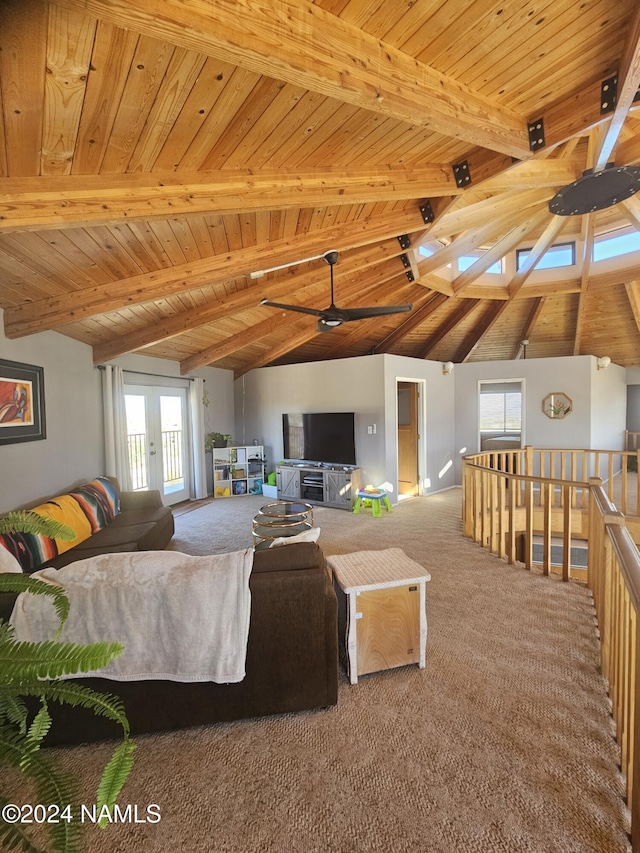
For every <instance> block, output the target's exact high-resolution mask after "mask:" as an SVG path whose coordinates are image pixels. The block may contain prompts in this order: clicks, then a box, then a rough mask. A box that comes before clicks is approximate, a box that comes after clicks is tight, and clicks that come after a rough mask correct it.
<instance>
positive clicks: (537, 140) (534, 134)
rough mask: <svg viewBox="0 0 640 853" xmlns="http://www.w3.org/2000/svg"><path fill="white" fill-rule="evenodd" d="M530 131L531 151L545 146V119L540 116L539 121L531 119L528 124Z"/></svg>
mask: <svg viewBox="0 0 640 853" xmlns="http://www.w3.org/2000/svg"><path fill="white" fill-rule="evenodd" d="M527 130H528V131H529V148H530V150H531V151H537V150H538V149H539V148H544V146H545V141H544V119H543V118H539V119H537V121H530V122H529V123H528V124H527Z"/></svg>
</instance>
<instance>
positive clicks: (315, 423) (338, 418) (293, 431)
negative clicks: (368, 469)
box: [282, 412, 356, 465]
mask: <svg viewBox="0 0 640 853" xmlns="http://www.w3.org/2000/svg"><path fill="white" fill-rule="evenodd" d="M282 434H283V438H284V457H285V459H304V460H306V461H308V462H330V463H333V464H338V465H355V464H356V442H355V415H354V413H353V412H315V413H313V414H308V415H305V414H283V415H282Z"/></svg>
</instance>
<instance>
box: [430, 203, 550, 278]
mask: <svg viewBox="0 0 640 853" xmlns="http://www.w3.org/2000/svg"><path fill="white" fill-rule="evenodd" d="M513 202H514V203H512V204H511V205H508V206H507V207H506V208H505V207H504V206H503V207H502V208H501V215H499V216H496V217H489V218H486V216H485V217H484V218H483V219H482V221H481V224H478V225H477V226H476V227H474V228H470V229H469V230H468V231H465V232H464V233H462V234H461V235H460V236H459V237H457V238H456V239H455V240H453V241H452V242H451V243H449V245H448V246H443V247H442V249H439V250H438V251H436V252H434V253H433V254H432V255H429V257H426V258H420V260H419V262H418V269H419V271H420V279H421V278H422V276H424V275H426V274H427V273H430V272H433V271H434V270H438V269H440V268H441V267H443V266H445V265H446V264H450V263H451V262H452V261H454V260H455V259H457V258H458V257H460V255H464V254H466V253H467V252H472V251H474V250H476V249H477V248H478V247H480V246H483V245H484V244H485V243H487V242H492V241H493V239H495V237H496V236H497V235H498V234H500V233H501V232H504V230H505V229H507V230H510V228H511V226H512V225H513V222H514V220H515V221H518V220H519V219H520V218H521V216H522V211H523V208H522V206H520V207H518V206H516V204H515V200H513ZM537 207H538V209H537V210H536V211H535V213H536V214H538V213H539V212H540V202H538V204H537ZM420 279H418V281H420Z"/></svg>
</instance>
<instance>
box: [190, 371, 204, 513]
mask: <svg viewBox="0 0 640 853" xmlns="http://www.w3.org/2000/svg"><path fill="white" fill-rule="evenodd" d="M203 396H204V379H200V378H196V379H194V380H193V381H192V382H191V383H190V385H189V408H190V410H191V453H192V467H193V486H192V489H191V491H192V495H191V497H192V498H195V499H196V500H197V499H198V498H206V497H207V468H206V465H205V461H206V455H205V452H204V407H203V405H202V398H203Z"/></svg>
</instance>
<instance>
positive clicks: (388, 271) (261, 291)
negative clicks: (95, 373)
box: [93, 260, 398, 364]
mask: <svg viewBox="0 0 640 853" xmlns="http://www.w3.org/2000/svg"><path fill="white" fill-rule="evenodd" d="M397 273H398V265H397V262H395V261H394V260H390V261H386V262H385V263H384V264H380V265H379V266H378V267H376V269H375V272H370V273H369V276H368V277H367V276H363V275H362V273H361V271H360V270H357V269H353V270H351V271H350V272H349V274H348V275H345V276H343V277H342V278H341V281H340V288H341V292H345V291H349V292H350V288H351V286H355V287H358V288H362V287H365V286H367V285H370V284H375V283H376V282H379V281H380V280H382V281H385V280H386V278H388V277H393V276H395V275H397ZM316 284H318V279H317V276H316V275H315V274H310V273H309V272H302V273H289V274H286V275H284V276H282V277H281V278H279V279H274V280H273V281H271V282H270V283H267V284H265V283H263V282H261V283H259V284H258V285H255V284H254V285H252V286H250V287H248V288H245V289H244V290H240V291H238V292H236V293H232V294H229V295H227V296H224V297H223V298H221V299H219V300H216V301H215V302H212V303H209V304H207V305H206V306H204V305H203V306H200V307H199V308H198V309H197V310H189V311H183V312H181V313H179V314H174V315H173V316H171V317H166V318H164V319H162V320H159V321H158V322H156V323H150V324H148V325H146V326H143V327H142V328H140V329H136V330H135V331H133V332H130V333H129V334H127V335H118V336H117V337H115V338H113V339H112V340H110V341H106V342H105V343H102V344H96V346H94V348H93V359H94V362H95V363H96V364H99V363H100V362H103V361H110V360H111V359H113V358H117V357H118V356H121V355H125V354H126V353H129V352H135V351H136V350H141V349H145V348H146V347H150V346H153V345H154V344H157V343H159V342H160V341H163V340H166V339H167V338H172V337H176V336H177V335H181V334H183V333H184V332H187V331H189V330H190V329H195V328H197V327H198V326H204V325H207V324H208V323H212V322H214V321H215V320H220V319H222V318H223V317H227V316H229V315H230V314H238V313H240V312H241V311H248V310H250V309H252V308H259V307H260V300H261V299H262V298H263V297H268V298H269V299H271V300H277V299H283V298H289V297H290V296H291V294H292V293H294V292H295V291H297V290H301V289H303V288H304V287H305V286H308V285H316Z"/></svg>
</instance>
